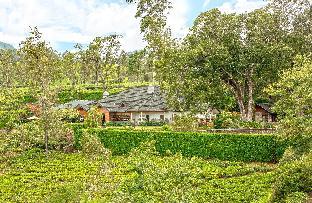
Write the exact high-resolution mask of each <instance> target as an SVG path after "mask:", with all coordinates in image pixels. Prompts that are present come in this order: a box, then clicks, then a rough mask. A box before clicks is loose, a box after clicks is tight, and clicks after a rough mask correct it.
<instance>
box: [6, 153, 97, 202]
mask: <svg viewBox="0 0 312 203" xmlns="http://www.w3.org/2000/svg"><path fill="white" fill-rule="evenodd" d="M7 164H8V165H5V166H4V167H5V168H2V167H1V174H2V175H1V177H0V194H1V195H0V202H55V201H57V200H60V199H61V197H63V198H64V199H62V200H61V202H63V201H65V200H66V199H67V200H68V201H75V200H77V199H78V200H81V199H83V198H84V197H80V195H81V194H82V193H84V194H85V195H86V196H87V197H89V196H88V192H86V191H88V190H91V189H90V188H92V186H93V185H92V183H93V178H94V177H97V175H98V173H99V168H100V167H101V165H102V162H101V161H100V160H88V159H87V157H85V156H83V155H82V154H64V153H58V152H52V153H51V154H50V155H49V156H48V157H47V156H45V154H43V153H42V152H41V150H40V151H38V150H31V151H28V152H26V153H24V154H23V155H22V156H19V157H17V158H14V159H12V160H10V161H8V163H7ZM3 173H5V175H4V174H3ZM57 202H59V201H57Z"/></svg>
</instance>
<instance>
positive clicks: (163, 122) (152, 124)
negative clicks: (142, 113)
mask: <svg viewBox="0 0 312 203" xmlns="http://www.w3.org/2000/svg"><path fill="white" fill-rule="evenodd" d="M139 125H140V126H163V125H166V122H165V121H145V122H141V123H140V124H139Z"/></svg>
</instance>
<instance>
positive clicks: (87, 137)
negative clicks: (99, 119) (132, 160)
mask: <svg viewBox="0 0 312 203" xmlns="http://www.w3.org/2000/svg"><path fill="white" fill-rule="evenodd" d="M81 146H82V148H81V151H82V152H83V153H85V154H87V155H89V156H90V157H94V158H102V159H108V158H109V156H110V154H111V153H110V151H109V150H107V149H105V148H104V146H103V144H102V143H101V141H100V139H99V138H98V137H97V136H94V135H92V134H89V133H88V132H84V133H83V136H82V138H81Z"/></svg>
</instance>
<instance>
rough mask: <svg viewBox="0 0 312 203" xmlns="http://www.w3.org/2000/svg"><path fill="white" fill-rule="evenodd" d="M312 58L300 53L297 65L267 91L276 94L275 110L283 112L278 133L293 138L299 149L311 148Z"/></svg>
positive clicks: (307, 149) (280, 113) (286, 137)
mask: <svg viewBox="0 0 312 203" xmlns="http://www.w3.org/2000/svg"><path fill="white" fill-rule="evenodd" d="M311 78H312V61H311V60H310V59H309V58H306V57H298V58H297V60H296V64H295V68H294V69H293V70H289V71H286V72H284V73H283V75H282V79H281V80H280V81H279V82H277V83H275V84H274V85H272V86H271V87H270V88H269V89H268V92H269V93H270V94H271V95H272V96H273V97H274V98H275V100H276V102H275V105H274V110H275V111H276V112H277V113H278V114H279V115H280V126H279V135H280V136H281V137H283V138H285V139H290V140H292V141H293V142H292V143H293V144H294V145H295V149H296V150H297V152H298V153H304V152H305V151H309V150H311V149H312V126H311V123H312V117H311V115H312V80H311Z"/></svg>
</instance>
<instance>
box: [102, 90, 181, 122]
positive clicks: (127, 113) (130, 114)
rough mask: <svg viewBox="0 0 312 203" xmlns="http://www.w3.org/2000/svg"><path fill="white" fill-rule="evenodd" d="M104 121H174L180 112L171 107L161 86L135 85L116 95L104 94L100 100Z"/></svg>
mask: <svg viewBox="0 0 312 203" xmlns="http://www.w3.org/2000/svg"><path fill="white" fill-rule="evenodd" d="M98 108H99V110H100V111H101V112H102V113H103V115H104V118H103V121H105V122H109V121H113V122H115V121H134V122H136V123H137V122H142V121H166V122H169V123H170V122H172V121H173V120H174V116H175V115H177V114H179V112H177V111H174V110H172V109H170V108H169V107H168V106H167V105H166V102H165V97H164V95H163V94H162V93H161V91H160V87H159V86H144V87H135V88H131V89H128V90H125V91H122V92H120V93H118V94H115V95H104V98H103V99H102V100H100V101H99V102H98Z"/></svg>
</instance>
